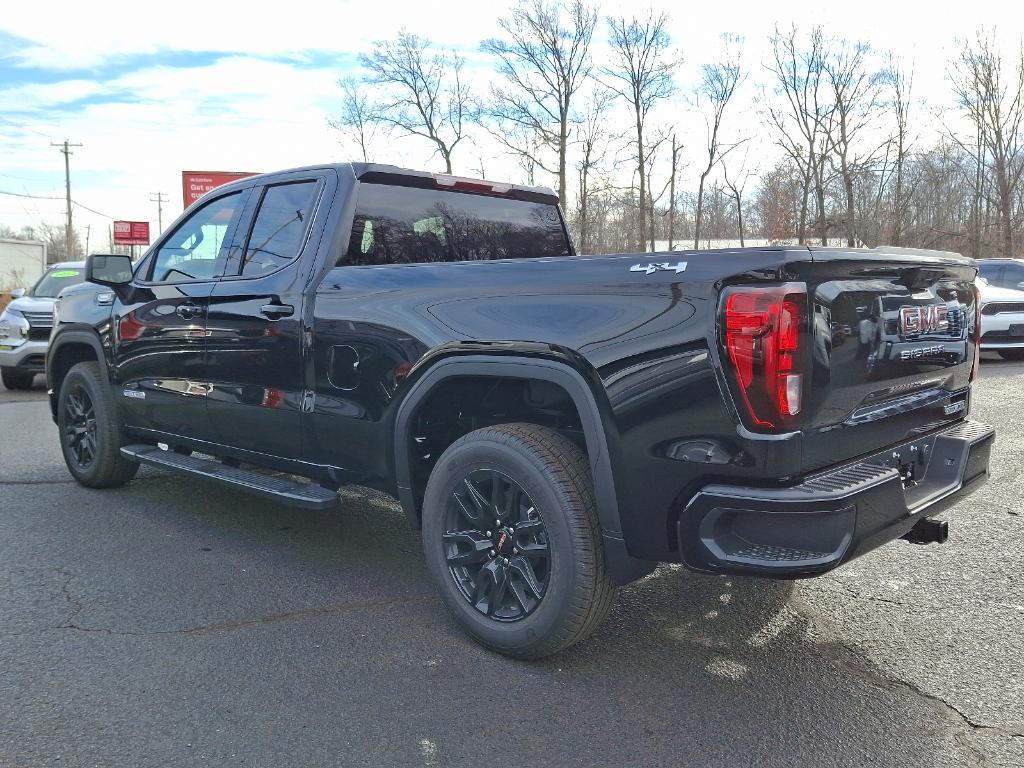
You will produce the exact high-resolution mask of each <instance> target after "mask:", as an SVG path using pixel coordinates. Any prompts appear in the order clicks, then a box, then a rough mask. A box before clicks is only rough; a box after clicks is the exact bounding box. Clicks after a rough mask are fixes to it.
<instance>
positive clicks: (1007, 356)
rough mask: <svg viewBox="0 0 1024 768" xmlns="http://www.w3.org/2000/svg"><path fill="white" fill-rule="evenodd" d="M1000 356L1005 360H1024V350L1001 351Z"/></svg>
mask: <svg viewBox="0 0 1024 768" xmlns="http://www.w3.org/2000/svg"><path fill="white" fill-rule="evenodd" d="M999 356H1000V357H1001V358H1003V360H1024V349H1000V350H999Z"/></svg>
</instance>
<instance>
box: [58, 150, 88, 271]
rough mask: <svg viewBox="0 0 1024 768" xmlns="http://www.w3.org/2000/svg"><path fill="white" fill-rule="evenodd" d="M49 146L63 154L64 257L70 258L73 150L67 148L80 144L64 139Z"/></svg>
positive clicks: (72, 238)
mask: <svg viewBox="0 0 1024 768" xmlns="http://www.w3.org/2000/svg"><path fill="white" fill-rule="evenodd" d="M50 146H51V147H60V148H61V149H60V152H61V154H63V155H64V189H65V191H66V192H67V199H68V218H67V224H66V225H65V228H64V250H65V251H66V252H67V255H66V256H65V258H67V259H72V258H74V253H72V242H73V240H74V235H73V232H72V229H71V155H73V154H74V152H72V151H71V150H70V149H69V147H80V146H82V145H81V144H72V143H71V142H69V141H68V140H67V139H64V141H63V142H62V143H60V144H54V143H53V142H50Z"/></svg>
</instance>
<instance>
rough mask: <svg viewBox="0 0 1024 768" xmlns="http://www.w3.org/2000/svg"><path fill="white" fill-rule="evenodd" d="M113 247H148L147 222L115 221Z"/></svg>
mask: <svg viewBox="0 0 1024 768" xmlns="http://www.w3.org/2000/svg"><path fill="white" fill-rule="evenodd" d="M114 244H115V245H149V222H148V221H115V222H114Z"/></svg>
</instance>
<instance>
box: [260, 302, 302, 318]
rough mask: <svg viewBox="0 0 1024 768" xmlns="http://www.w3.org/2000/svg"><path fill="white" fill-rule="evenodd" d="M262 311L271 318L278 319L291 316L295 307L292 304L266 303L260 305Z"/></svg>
mask: <svg viewBox="0 0 1024 768" xmlns="http://www.w3.org/2000/svg"><path fill="white" fill-rule="evenodd" d="M260 312H261V313H262V314H264V315H266V316H267V318H269V319H270V320H277V319H278V318H281V317H291V316H292V314H293V313H294V312H295V307H293V306H292V305H291V304H264V305H263V306H262V307H260Z"/></svg>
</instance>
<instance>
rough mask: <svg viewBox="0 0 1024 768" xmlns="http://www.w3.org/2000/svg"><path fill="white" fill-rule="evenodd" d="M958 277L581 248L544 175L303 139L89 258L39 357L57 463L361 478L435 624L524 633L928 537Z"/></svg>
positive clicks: (583, 631) (325, 483) (961, 438)
mask: <svg viewBox="0 0 1024 768" xmlns="http://www.w3.org/2000/svg"><path fill="white" fill-rule="evenodd" d="M976 272H977V269H976V266H975V264H974V262H973V261H971V260H969V259H965V258H962V257H960V256H958V255H956V254H950V253H938V252H932V251H911V250H897V249H884V248H882V249H874V250H863V249H861V250H857V249H848V250H847V249H834V248H815V247H777V248H760V249H757V248H752V249H740V250H731V251H709V252H701V251H686V252H673V253H663V254H622V255H611V256H581V255H576V254H575V252H574V250H573V246H572V242H571V240H570V238H569V235H568V233H567V230H566V226H565V222H564V221H563V218H562V215H561V212H560V211H559V208H558V205H557V198H556V197H555V196H554V194H553V193H552V192H551V191H550V190H548V189H545V188H536V187H523V186H518V185H510V184H497V183H491V182H487V181H480V180H471V179H462V178H457V177H451V176H441V175H432V174H429V173H419V172H415V171H407V170H402V169H399V168H394V167H391V166H382V165H371V164H358V163H353V164H341V165H327V166H318V167H312V168H303V169H298V170H290V171H285V172H281V173H274V174H268V175H264V176H256V177H252V178H247V179H244V180H241V181H238V182H235V183H232V184H229V185H227V186H224V187H221V188H219V189H217V190H215V191H213V192H210V193H209V194H207V195H206V196H205V197H204V198H203V199H202V200H200V201H199V202H197V203H196V204H195V205H193V206H192V207H190V208H189V209H188V210H186V211H185V212H184V214H182V216H181V217H180V218H179V219H178V220H177V221H176V222H175V223H174V224H173V225H172V226H171V227H169V228H168V229H167V231H166V233H165V234H164V235H163V236H162V237H161V238H160V239H159V240H158V241H157V242H156V243H155V244H154V245H153V246H152V247H151V248H150V249H149V251H148V252H147V253H146V254H145V255H144V256H143V258H142V259H140V260H139V262H138V263H137V264H134V265H133V264H132V263H131V262H130V261H129V260H128V259H127V257H124V256H101V255H94V256H92V257H90V258H89V260H88V262H87V275H88V279H89V280H90V281H91V283H92V284H91V285H90V284H89V283H85V284H82V285H79V286H76V287H74V288H69V289H67V290H65V291H64V292H63V294H62V295H61V298H60V301H59V304H58V307H57V311H56V318H55V327H54V331H53V335H52V340H51V347H50V353H49V355H48V358H47V380H48V386H49V391H50V402H51V406H52V411H53V418H54V420H55V421H56V423H57V424H58V426H59V433H60V440H61V446H62V449H63V453H64V457H65V459H66V461H67V466H68V469H69V470H70V471H71V474H72V475H73V476H74V477H75V479H76V480H77V481H78V482H80V483H82V484H83V485H87V486H90V487H97V488H99V487H110V486H115V485H120V484H123V483H125V482H126V481H128V480H130V479H131V478H132V476H133V475H134V474H135V472H136V470H137V468H138V465H139V463H140V462H141V463H147V464H153V465H157V466H159V467H163V468H165V469H168V470H171V471H175V472H181V473H185V474H188V475H192V476H201V477H204V478H209V479H211V480H214V481H219V482H221V483H225V484H228V485H230V486H233V487H236V488H238V489H240V490H245V491H249V492H253V493H257V494H262V495H264V496H268V497H271V498H275V499H278V500H280V501H281V502H284V503H288V504H292V505H295V506H297V507H304V508H307V509H326V508H331V507H334V506H335V505H337V504H338V494H337V489H338V488H339V487H340V486H342V485H344V484H359V485H363V486H370V487H373V488H377V489H380V490H383V491H385V492H387V493H389V494H391V495H393V496H394V497H396V498H397V499H398V500H399V501H400V502H401V506H402V508H403V509H404V511H405V515H406V516H407V517H408V521H409V523H410V524H412V525H413V526H416V527H418V528H420V529H422V538H423V549H424V554H425V558H426V563H427V566H428V569H429V572H430V574H431V576H432V578H433V580H434V581H435V583H436V586H437V589H438V591H439V593H440V595H441V597H442V599H443V601H444V603H445V605H446V606H447V607H448V609H449V610H450V611H451V613H452V614H453V616H454V617H455V619H456V620H457V621H458V623H459V624H461V626H462V627H463V628H465V629H466V630H467V631H468V632H469V633H470V634H471V635H473V636H474V637H475V638H476V639H477V640H478V641H480V642H482V643H483V644H485V645H486V646H488V647H490V648H493V649H496V650H498V651H500V652H502V653H506V654H509V655H512V656H518V657H539V656H543V655H545V654H550V653H553V652H555V651H558V650H560V649H562V648H565V647H567V646H569V645H571V644H572V643H574V642H577V641H578V640H580V639H581V638H583V637H585V636H586V635H587V634H588V633H590V632H591V631H592V630H593V629H594V628H595V627H596V626H597V625H598V624H599V622H600V621H601V619H602V618H603V617H604V615H605V613H606V612H607V610H608V607H609V604H610V601H611V599H612V596H613V593H614V591H615V588H616V586H619V585H623V584H626V583H628V582H630V581H632V580H634V579H637V578H639V577H641V576H644V575H646V574H648V573H649V572H650V571H651V570H652V569H653V568H654V567H655V564H656V563H658V562H670V563H682V564H684V565H685V566H686V567H688V568H690V569H692V570H694V571H699V572H704V573H709V574H734V575H741V574H746V575H752V576H767V577H779V578H798V577H807V576H814V575H816V574H820V573H823V572H825V571H828V570H829V569H831V568H835V567H836V566H838V565H840V564H842V563H844V562H846V561H848V560H850V559H852V558H854V557H857V556H859V555H861V554H863V553H865V552H867V551H869V550H871V549H873V548H874V547H877V546H879V545H881V544H884V543H886V542H889V541H891V540H893V539H896V538H900V537H902V538H904V539H909V540H910V541H913V542H917V543H927V542H941V541H942V540H944V539H945V537H946V523H945V522H940V521H937V520H934V519H933V517H934V516H935V515H936V514H938V513H939V512H941V511H942V510H944V509H946V508H947V507H948V506H949V505H951V504H952V503H953V502H955V501H956V500H958V499H960V498H962V497H963V496H964V495H965V494H966V493H968V492H969V491H970V490H972V489H973V488H975V487H977V486H978V485H979V484H980V483H982V482H983V481H984V480H985V479H986V478H987V476H988V463H989V452H990V448H991V445H992V442H993V439H994V432H993V430H992V429H991V428H990V427H988V426H985V425H983V424H979V423H977V422H974V421H970V420H968V419H967V413H968V409H969V406H970V387H971V381H972V380H973V378H974V375H975V372H976V371H977V366H978V361H977V351H978V344H977V328H978V326H979V324H978V318H977V315H976V309H977V299H976V294H975V288H974V280H975V276H976ZM97 284H98V286H102V287H97ZM680 599H685V597H684V596H681V597H680Z"/></svg>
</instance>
